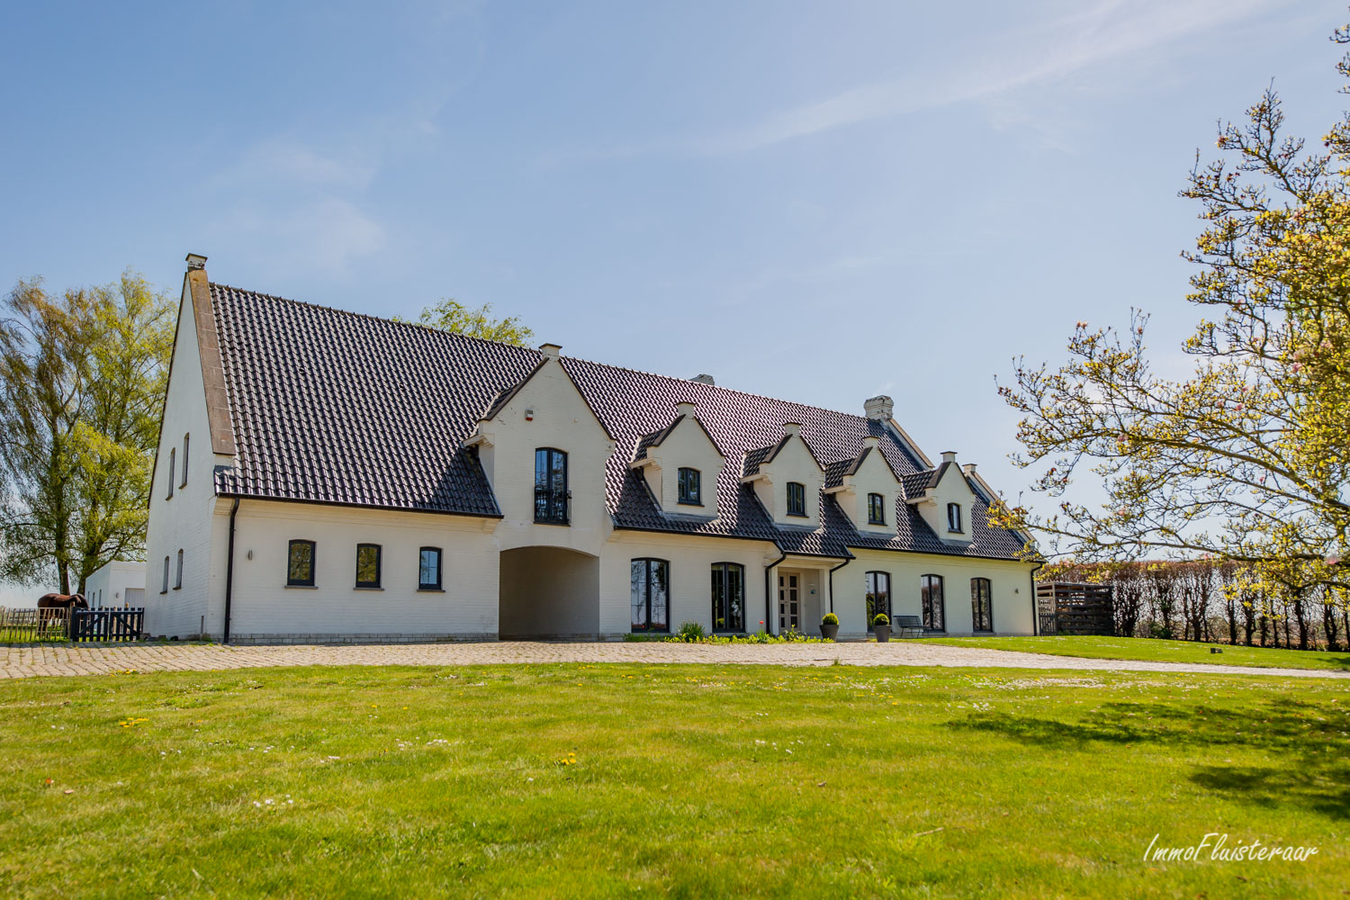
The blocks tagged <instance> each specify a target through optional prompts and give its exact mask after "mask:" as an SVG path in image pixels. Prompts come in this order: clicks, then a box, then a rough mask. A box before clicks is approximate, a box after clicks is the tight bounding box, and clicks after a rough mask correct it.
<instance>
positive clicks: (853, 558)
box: [830, 556, 857, 612]
mask: <svg viewBox="0 0 1350 900" xmlns="http://www.w3.org/2000/svg"><path fill="white" fill-rule="evenodd" d="M855 559H857V557H856V556H850V557H849V558H848V559H846V560H844V561H843V562H841V563H840V564H839V565H837V566H835V567H834V568H833V569H831V570H830V612H834V573H835V572H838V571H839V570H840V569H842V568H843V567H844V566H846V565H848V564H849V563H851V562H853V560H855Z"/></svg>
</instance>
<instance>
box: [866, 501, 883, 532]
mask: <svg viewBox="0 0 1350 900" xmlns="http://www.w3.org/2000/svg"><path fill="white" fill-rule="evenodd" d="M867 524H868V525H885V524H886V498H885V497H883V496H882V495H881V494H868V495H867Z"/></svg>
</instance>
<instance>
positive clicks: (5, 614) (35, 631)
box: [0, 606, 70, 644]
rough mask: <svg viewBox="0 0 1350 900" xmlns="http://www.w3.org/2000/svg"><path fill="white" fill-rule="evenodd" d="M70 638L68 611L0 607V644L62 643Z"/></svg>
mask: <svg viewBox="0 0 1350 900" xmlns="http://www.w3.org/2000/svg"><path fill="white" fill-rule="evenodd" d="M69 637H70V610H67V609H34V608H32V607H29V608H27V609H7V608H5V607H3V606H0V643H5V644H17V643H28V642H32V641H64V640H67V639H69Z"/></svg>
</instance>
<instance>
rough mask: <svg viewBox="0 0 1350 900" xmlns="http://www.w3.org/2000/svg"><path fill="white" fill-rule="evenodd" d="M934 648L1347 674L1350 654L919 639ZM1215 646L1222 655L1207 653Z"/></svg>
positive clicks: (1063, 639) (1174, 644)
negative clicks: (979, 649)
mask: <svg viewBox="0 0 1350 900" xmlns="http://www.w3.org/2000/svg"><path fill="white" fill-rule="evenodd" d="M923 640H924V641H927V642H928V643H932V644H955V645H956V646H959V647H986V648H988V649H990V650H1020V651H1023V652H1026V653H1049V654H1052V655H1054V656H1081V657H1086V658H1088V659H1143V660H1156V661H1158V662H1178V663H1205V664H1213V665H1216V666H1257V667H1259V668H1262V669H1334V670H1337V671H1341V672H1346V671H1350V653H1324V652H1321V651H1317V650H1277V649H1275V648H1273V647H1233V646H1230V645H1228V644H1203V643H1197V642H1195V641H1160V640H1154V639H1153V638H1118V637H1075V636H1071V635H1054V636H1050V637H961V638H923ZM1210 647H1218V648H1219V649H1221V650H1222V651H1223V652H1222V653H1210V652H1209V648H1210Z"/></svg>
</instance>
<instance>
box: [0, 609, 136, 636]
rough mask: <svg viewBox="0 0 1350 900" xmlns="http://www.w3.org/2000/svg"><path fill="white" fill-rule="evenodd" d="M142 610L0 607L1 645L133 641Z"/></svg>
mask: <svg viewBox="0 0 1350 900" xmlns="http://www.w3.org/2000/svg"><path fill="white" fill-rule="evenodd" d="M144 625H145V609H144V608H139V609H76V610H68V609H32V608H28V609H6V608H5V607H3V606H0V644H20V643H33V642H38V641H45V642H51V641H67V640H69V641H136V640H140V638H141V632H142V630H143V628H144Z"/></svg>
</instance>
